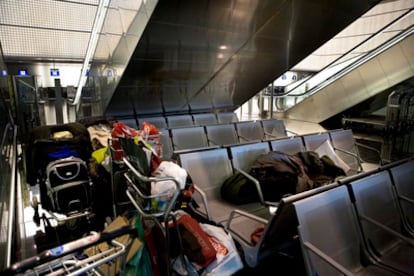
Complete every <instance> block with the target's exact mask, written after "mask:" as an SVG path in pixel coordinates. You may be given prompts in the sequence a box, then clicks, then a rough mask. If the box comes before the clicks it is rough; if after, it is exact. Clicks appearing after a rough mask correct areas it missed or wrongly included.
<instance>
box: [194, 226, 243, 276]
mask: <svg viewBox="0 0 414 276" xmlns="http://www.w3.org/2000/svg"><path fill="white" fill-rule="evenodd" d="M200 227H201V229H203V230H204V232H205V233H206V234H207V235H209V236H210V237H212V238H213V239H215V240H216V241H217V242H218V244H219V245H220V244H221V245H220V247H219V248H217V243H216V245H215V247H216V259H215V260H214V261H213V262H211V263H210V264H209V265H208V266H207V267H206V269H205V270H204V271H203V272H202V274H201V275H217V276H218V275H233V274H234V273H236V272H237V271H239V270H241V269H242V268H243V262H242V260H241V258H240V255H239V253H238V251H237V249H236V245H235V244H234V241H233V238H232V236H231V235H230V234H229V233H226V231H225V230H224V229H223V228H222V227H218V226H214V225H211V224H206V223H200ZM223 246H224V247H225V249H224V248H223Z"/></svg>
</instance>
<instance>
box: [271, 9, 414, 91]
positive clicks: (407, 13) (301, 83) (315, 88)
mask: <svg viewBox="0 0 414 276" xmlns="http://www.w3.org/2000/svg"><path fill="white" fill-rule="evenodd" d="M413 11H414V9H413V8H411V9H409V10H407V11H406V12H405V13H403V14H402V15H400V16H398V17H397V18H396V19H394V20H393V21H391V22H390V23H388V24H387V25H385V26H384V27H382V28H381V29H379V30H378V31H377V32H375V33H374V34H373V35H371V36H369V37H368V38H366V39H365V40H363V41H362V42H360V43H359V44H357V45H356V46H354V47H353V48H351V49H350V50H348V51H347V52H345V53H344V54H343V55H342V56H340V57H338V58H337V59H335V60H334V61H332V62H331V63H329V64H328V65H326V66H325V67H323V68H322V69H321V70H320V71H319V72H322V71H324V70H326V69H329V68H330V67H332V66H333V65H337V64H339V61H341V60H342V59H343V58H344V57H346V56H347V55H349V54H352V52H353V51H354V50H355V49H357V48H359V47H361V46H363V45H364V44H365V43H367V42H369V41H371V40H372V39H374V38H375V37H377V36H379V35H380V34H383V33H384V31H386V30H387V29H389V28H390V27H392V26H393V25H394V24H396V23H398V22H399V21H401V20H402V19H404V18H405V17H407V16H408V15H410V14H411V13H412V12H413ZM411 27H412V26H410V27H409V28H408V29H410V28H411ZM406 30H407V29H406ZM409 33H410V32H409ZM401 34H402V35H401ZM399 36H404V37H406V36H407V31H401V33H400V34H399V35H397V36H395V37H393V38H391V39H390V40H388V41H387V42H385V43H383V44H381V45H379V46H377V48H376V49H373V50H370V51H368V52H367V53H365V54H363V55H362V56H360V57H358V58H357V59H358V60H357V61H354V62H352V64H355V63H358V64H360V62H358V61H359V60H361V59H363V62H365V60H366V59H364V57H365V56H368V55H369V54H372V52H377V51H379V50H385V49H387V48H388V47H386V48H385V49H384V47H383V45H388V43H389V42H390V41H393V40H395V38H396V37H399ZM398 41H400V40H398ZM391 44H392V45H393V44H395V43H391ZM392 45H389V47H390V46H392ZM349 67H352V66H351V65H348V66H346V68H349ZM346 68H345V69H346ZM345 69H342V70H340V71H339V72H336V73H333V74H332V76H335V75H337V74H339V73H340V72H342V71H346V70H345ZM318 74H319V73H317V74H315V75H313V76H311V77H309V78H308V79H307V81H309V80H310V79H312V78H315V77H316V76H318ZM334 80H335V79H334V78H332V77H330V78H328V79H325V80H324V81H322V82H321V83H325V82H329V81H331V82H332V81H334ZM321 83H320V84H321ZM320 84H319V85H316V86H315V87H313V88H311V89H310V90H308V91H305V92H303V93H300V94H293V95H292V94H290V93H292V92H293V91H294V90H296V89H297V88H299V87H300V86H302V85H304V82H300V83H299V84H298V85H296V86H294V87H293V88H291V89H290V90H289V91H286V92H284V93H281V94H279V95H275V97H277V98H280V97H283V96H290V97H298V96H304V95H307V94H313V93H314V92H315V91H317V90H319V89H321V88H323V87H325V86H322V87H321V86H320Z"/></svg>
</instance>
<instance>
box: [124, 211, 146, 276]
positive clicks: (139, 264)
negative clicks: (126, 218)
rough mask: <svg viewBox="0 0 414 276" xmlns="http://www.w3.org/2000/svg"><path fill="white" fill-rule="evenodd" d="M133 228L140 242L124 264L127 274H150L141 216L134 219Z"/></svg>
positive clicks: (131, 275)
mask: <svg viewBox="0 0 414 276" xmlns="http://www.w3.org/2000/svg"><path fill="white" fill-rule="evenodd" d="M135 228H136V229H137V232H138V238H139V240H140V241H141V242H142V246H141V248H140V249H139V250H138V252H137V253H136V254H135V256H134V257H133V258H132V259H131V260H129V262H128V264H127V266H126V273H125V275H127V276H151V275H153V273H152V263H151V258H150V256H149V253H148V250H147V248H146V246H145V243H144V242H145V240H144V228H143V227H142V222H141V217H138V218H137V220H136V221H135Z"/></svg>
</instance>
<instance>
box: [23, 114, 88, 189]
mask: <svg viewBox="0 0 414 276" xmlns="http://www.w3.org/2000/svg"><path fill="white" fill-rule="evenodd" d="M61 131H68V132H69V133H71V134H72V137H71V138H65V137H61V138H54V137H53V134H54V133H57V132H61ZM63 150H65V152H67V153H70V155H73V156H76V157H78V158H80V159H82V160H84V161H85V162H88V160H89V158H90V157H91V154H92V143H91V140H90V136H89V132H88V130H87V128H86V127H85V126H83V125H82V124H80V123H76V122H75V123H67V124H63V125H51V126H40V127H37V128H35V129H33V130H32V131H31V132H30V134H29V142H28V144H27V147H26V181H27V183H29V184H30V185H32V186H33V185H36V184H37V183H40V184H41V185H42V183H43V182H44V181H45V179H46V167H47V165H48V164H49V162H51V161H54V160H56V159H60V158H61V157H62V156H59V155H58V156H54V154H55V153H59V152H62V151H63ZM64 157H68V156H64Z"/></svg>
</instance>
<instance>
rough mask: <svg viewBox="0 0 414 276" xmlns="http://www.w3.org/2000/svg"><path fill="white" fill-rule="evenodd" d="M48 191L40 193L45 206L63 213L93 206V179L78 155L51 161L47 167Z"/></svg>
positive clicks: (80, 210)
mask: <svg viewBox="0 0 414 276" xmlns="http://www.w3.org/2000/svg"><path fill="white" fill-rule="evenodd" d="M46 175H47V179H46V192H47V194H42V193H41V194H40V196H41V202H42V206H43V208H45V204H44V202H48V203H49V204H46V208H45V209H46V210H47V209H48V208H49V211H54V212H58V213H62V214H70V213H74V212H82V211H83V210H86V209H88V208H91V205H92V200H91V196H92V195H91V193H92V192H91V190H92V181H91V179H90V177H89V172H88V167H87V165H86V163H85V162H84V161H83V160H82V159H80V158H77V157H73V156H71V157H68V158H63V159H59V160H55V161H52V162H50V163H49V164H48V165H47V168H46Z"/></svg>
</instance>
